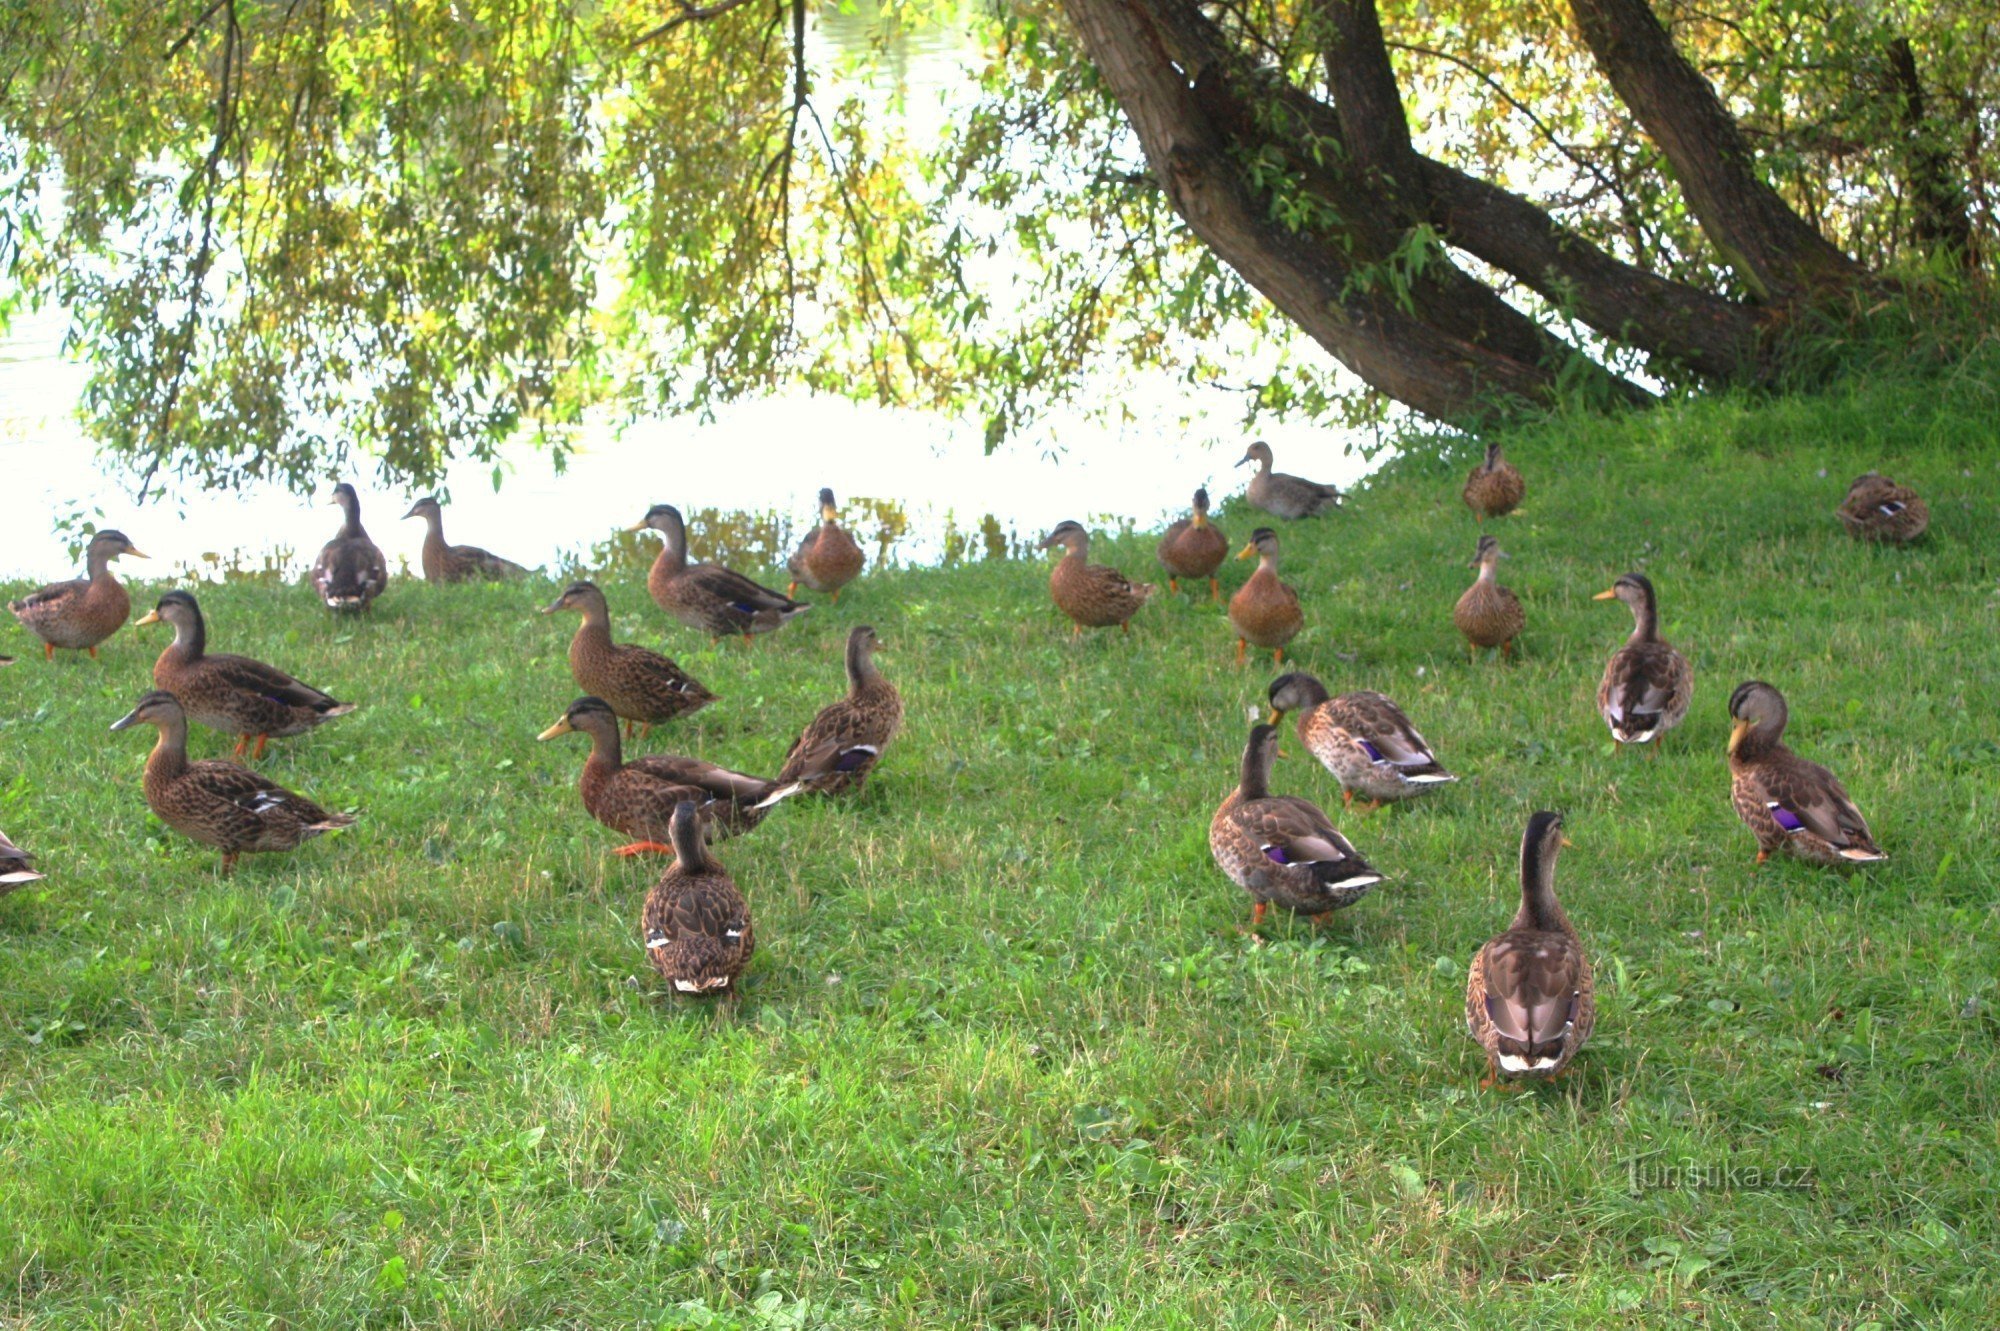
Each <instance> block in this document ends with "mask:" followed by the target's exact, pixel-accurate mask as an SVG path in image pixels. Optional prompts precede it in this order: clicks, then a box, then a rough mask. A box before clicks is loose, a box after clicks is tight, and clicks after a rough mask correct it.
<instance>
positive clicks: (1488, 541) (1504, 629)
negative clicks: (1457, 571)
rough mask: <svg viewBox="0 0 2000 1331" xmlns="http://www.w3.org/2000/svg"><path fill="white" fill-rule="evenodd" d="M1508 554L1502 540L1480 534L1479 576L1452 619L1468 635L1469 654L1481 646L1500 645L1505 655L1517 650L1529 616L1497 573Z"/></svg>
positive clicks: (1475, 559)
mask: <svg viewBox="0 0 2000 1331" xmlns="http://www.w3.org/2000/svg"><path fill="white" fill-rule="evenodd" d="M1506 557H1507V555H1506V552H1505V551H1503V550H1502V549H1501V548H1500V542H1498V541H1496V540H1494V539H1493V538H1492V537H1491V536H1482V537H1480V538H1479V549H1478V551H1477V552H1476V553H1475V554H1474V555H1473V557H1472V567H1474V568H1476V569H1478V570H1479V577H1478V578H1477V580H1475V581H1474V582H1473V584H1472V586H1470V587H1468V588H1467V589H1466V592H1465V595H1463V596H1461V597H1459V598H1458V604H1457V605H1456V606H1454V607H1452V612H1451V619H1452V622H1453V623H1454V624H1456V625H1458V631H1459V632H1460V633H1463V634H1464V635H1465V644H1466V652H1467V654H1468V655H1471V656H1476V655H1478V653H1479V649H1480V648H1481V647H1498V648H1499V649H1500V651H1501V654H1502V655H1505V656H1512V655H1513V654H1514V639H1515V638H1516V637H1518V636H1519V635H1520V632H1521V625H1522V624H1523V623H1525V622H1526V619H1527V616H1526V615H1524V614H1523V613H1522V611H1521V598H1520V597H1518V596H1516V595H1514V593H1513V592H1511V591H1509V590H1507V589H1506V588H1505V587H1502V586H1501V585H1500V583H1499V580H1498V579H1497V578H1495V577H1494V569H1495V567H1496V566H1497V565H1498V564H1499V562H1500V561H1501V560H1503V559H1505V558H1506Z"/></svg>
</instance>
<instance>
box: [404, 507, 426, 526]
mask: <svg viewBox="0 0 2000 1331" xmlns="http://www.w3.org/2000/svg"><path fill="white" fill-rule="evenodd" d="M423 510H424V506H423V505H422V504H412V505H410V511H409V512H407V513H405V514H404V515H403V521H405V522H408V521H409V520H410V519H411V518H414V517H416V516H417V515H418V514H420V513H422V512H423Z"/></svg>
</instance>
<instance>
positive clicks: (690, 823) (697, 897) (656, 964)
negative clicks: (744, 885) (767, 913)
mask: <svg viewBox="0 0 2000 1331" xmlns="http://www.w3.org/2000/svg"><path fill="white" fill-rule="evenodd" d="M670 833H671V836H672V840H673V848H674V862H673V864H672V865H670V866H669V867H668V869H667V872H666V873H665V874H664V875H663V876H662V877H661V878H660V881H659V882H658V883H656V884H654V885H653V890H652V891H650V892H648V893H646V905H645V909H644V910H643V911H642V912H641V914H640V917H639V918H640V933H641V936H642V937H643V938H644V939H645V940H646V959H647V960H648V961H649V962H651V963H652V966H653V969H654V970H656V971H658V972H659V973H660V974H661V975H662V976H664V977H665V978H666V981H667V983H668V984H670V985H672V986H673V989H674V992H675V993H677V994H692V995H696V996H714V995H718V994H723V993H727V992H728V991H729V989H730V987H731V986H732V985H733V984H734V983H735V981H736V977H737V976H739V975H741V974H742V973H743V968H744V967H745V966H747V965H749V964H750V955H751V953H752V952H754V951H755V950H756V947H757V938H756V931H755V930H754V929H753V928H752V927H751V924H750V903H749V902H747V901H745V900H744V899H743V893H742V891H741V890H740V889H738V888H737V886H736V880H735V879H733V878H731V877H730V876H729V871H728V870H727V869H725V868H723V867H722V865H721V863H720V862H718V861H717V860H716V858H715V856H714V855H713V854H712V853H710V851H709V849H708V842H707V839H706V838H705V837H703V836H702V830H701V815H700V813H699V812H698V810H697V809H696V807H695V803H694V801H693V800H683V801H682V802H681V803H680V804H679V805H678V806H677V807H676V808H675V809H674V814H673V821H672V823H671V825H670Z"/></svg>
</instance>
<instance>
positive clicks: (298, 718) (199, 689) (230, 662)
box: [139, 591, 360, 758]
mask: <svg viewBox="0 0 2000 1331" xmlns="http://www.w3.org/2000/svg"><path fill="white" fill-rule="evenodd" d="M139 624H140V626H141V627H143V626H145V625H148V624H171V625H172V626H173V630H174V640H173V641H172V642H170V643H168V644H167V648H166V650H165V651H163V652H161V653H160V659H159V660H157V661H155V662H154V663H153V687H155V688H158V689H165V690H166V691H167V692H168V693H171V694H173V695H174V697H175V698H176V699H177V700H178V701H179V702H180V705H181V710H182V711H183V712H185V713H187V717H188V719H189V720H190V721H198V722H200V723H201V724H202V725H205V726H207V727H208V728H209V729H211V730H219V731H221V732H222V733H223V734H225V735H235V736H236V737H237V739H236V754H235V756H237V757H239V758H240V757H242V756H243V750H244V749H245V748H246V747H248V746H249V744H250V741H251V740H253V739H254V740H256V741H257V747H256V751H255V752H254V753H252V754H251V757H253V758H262V757H263V756H264V746H265V744H266V743H267V742H269V741H270V740H271V739H272V738H273V737H277V738H281V739H282V738H284V737H285V736H288V735H303V734H305V732H306V731H308V730H311V729H313V728H314V727H316V726H322V725H325V724H326V723H327V722H328V721H331V720H333V719H334V718H335V717H339V716H346V715H347V714H348V713H349V712H352V711H354V710H355V709H356V708H357V707H358V706H359V705H360V704H358V703H351V702H341V701H339V700H338V699H336V698H335V697H334V696H333V695H332V694H330V693H325V692H322V691H321V690H319V689H316V688H314V687H313V686H312V685H310V684H304V683H301V682H300V681H298V680H296V679H293V678H292V677H291V676H290V675H288V674H286V673H285V672H284V671H282V670H279V669H278V668H276V667H275V666H268V665H265V664H264V663H263V662H262V661H253V660H251V659H250V658H249V657H247V656H229V655H211V654H210V653H209V651H208V626H207V624H206V623H205V622H204V621H203V619H202V614H201V606H200V605H199V604H198V603H197V602H196V601H195V599H194V597H193V596H191V595H189V594H188V593H187V592H183V591H172V592H168V593H167V594H166V595H164V596H162V597H161V598H160V602H159V604H158V605H156V606H154V607H153V609H152V610H150V611H149V612H147V615H146V617H145V618H144V619H142V620H140V621H139Z"/></svg>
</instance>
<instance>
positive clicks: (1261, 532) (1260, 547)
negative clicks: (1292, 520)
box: [1229, 527, 1306, 662]
mask: <svg viewBox="0 0 2000 1331" xmlns="http://www.w3.org/2000/svg"><path fill="white" fill-rule="evenodd" d="M1252 555H1255V556H1257V571H1256V572H1255V573H1252V574H1251V575H1250V578H1249V580H1248V581H1247V582H1245V583H1244V584H1243V585H1242V586H1241V587H1238V588H1237V589H1236V594H1235V595H1233V596H1231V597H1230V598H1229V626H1230V627H1231V628H1233V629H1235V630H1236V659H1237V661H1238V662H1241V661H1242V660H1243V659H1244V655H1245V653H1246V652H1247V651H1248V649H1249V645H1250V644H1251V643H1255V644H1256V645H1257V646H1259V647H1268V648H1270V649H1271V659H1272V661H1274V662H1278V661H1283V660H1284V659H1285V644H1286V643H1288V642H1290V641H1291V640H1292V639H1293V638H1295V637H1297V636H1298V632H1299V630H1300V629H1301V628H1302V627H1304V625H1305V622H1306V616H1305V611H1303V610H1301V609H1299V594H1298V592H1297V591H1295V590H1293V588H1292V587H1291V586H1290V585H1289V584H1288V583H1285V582H1283V581H1281V580H1280V579H1279V577H1278V534H1277V533H1276V532H1274V531H1272V530H1271V529H1270V528H1269V527H1259V528H1258V529H1257V530H1256V531H1255V532H1253V533H1252V534H1251V536H1250V544H1248V545H1246V546H1244V547H1243V550H1242V553H1240V554H1238V555H1237V556H1236V557H1237V558H1238V559H1248V558H1250V556H1252Z"/></svg>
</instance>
